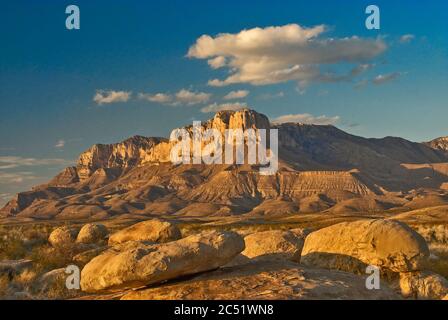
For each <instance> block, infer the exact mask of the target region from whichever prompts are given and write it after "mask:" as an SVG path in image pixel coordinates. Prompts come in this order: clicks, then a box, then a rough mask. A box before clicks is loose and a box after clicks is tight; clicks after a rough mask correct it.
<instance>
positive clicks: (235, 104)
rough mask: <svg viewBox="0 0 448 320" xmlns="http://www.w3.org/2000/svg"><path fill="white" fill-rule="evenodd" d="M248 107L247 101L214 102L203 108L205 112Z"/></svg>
mask: <svg viewBox="0 0 448 320" xmlns="http://www.w3.org/2000/svg"><path fill="white" fill-rule="evenodd" d="M245 108H247V104H246V103H245V102H233V103H222V104H218V103H216V102H215V103H213V104H210V105H208V106H206V107H204V108H202V109H201V112H203V113H211V112H218V111H224V110H230V111H237V110H241V109H245Z"/></svg>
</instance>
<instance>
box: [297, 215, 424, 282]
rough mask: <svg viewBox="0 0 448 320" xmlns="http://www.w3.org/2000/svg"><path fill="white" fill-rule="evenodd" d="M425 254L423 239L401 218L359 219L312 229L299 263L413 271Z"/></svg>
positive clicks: (356, 269)
mask: <svg viewBox="0 0 448 320" xmlns="http://www.w3.org/2000/svg"><path fill="white" fill-rule="evenodd" d="M428 257H429V249H428V246H427V244H426V242H425V240H424V239H423V238H422V236H420V235H419V234H418V233H417V232H415V231H414V230H412V229H411V228H410V227H409V226H407V225H406V224H404V223H402V222H398V221H394V220H381V219H379V220H360V221H355V222H343V223H339V224H336V225H333V226H330V227H327V228H323V229H320V230H318V231H315V232H312V233H311V234H309V235H308V236H307V237H306V239H305V244H304V247H303V250H302V258H301V263H303V264H305V265H308V266H314V267H321V268H327V269H339V270H343V271H350V272H355V273H365V270H366V267H367V266H368V265H373V266H377V267H379V268H381V269H384V270H387V271H393V272H409V271H417V270H421V269H422V268H424V265H425V263H426V259H427V258H428Z"/></svg>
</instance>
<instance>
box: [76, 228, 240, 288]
mask: <svg viewBox="0 0 448 320" xmlns="http://www.w3.org/2000/svg"><path fill="white" fill-rule="evenodd" d="M243 250H244V240H243V238H241V237H240V236H239V235H238V234H236V233H233V232H213V231H212V232H206V233H202V234H197V235H192V236H189V237H187V238H184V239H181V240H177V241H173V242H169V243H164V244H153V245H148V244H145V243H143V242H126V243H124V244H122V245H118V246H115V247H113V248H111V249H109V250H107V251H106V252H104V253H103V254H101V255H99V256H97V257H95V258H94V259H92V260H91V261H90V262H89V263H88V264H87V265H86V266H85V267H84V268H83V270H82V273H81V288H82V290H83V291H86V292H95V291H100V290H112V289H118V288H120V289H123V288H135V287H139V286H144V285H149V284H154V283H160V282H163V281H165V280H169V279H175V278H178V277H182V276H186V275H191V274H196V273H199V272H203V271H209V270H213V269H216V268H218V267H220V266H222V265H225V264H226V263H228V262H229V261H230V260H232V259H233V258H234V257H235V256H236V255H237V254H239V253H240V252H241V251H243Z"/></svg>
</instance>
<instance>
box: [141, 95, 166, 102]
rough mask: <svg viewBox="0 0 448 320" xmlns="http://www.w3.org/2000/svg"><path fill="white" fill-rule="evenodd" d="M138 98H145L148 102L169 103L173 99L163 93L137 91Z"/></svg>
mask: <svg viewBox="0 0 448 320" xmlns="http://www.w3.org/2000/svg"><path fill="white" fill-rule="evenodd" d="M138 98H139V99H140V100H147V101H150V102H157V103H171V102H172V101H173V97H172V96H170V95H169V94H165V93H156V94H148V93H139V94H138Z"/></svg>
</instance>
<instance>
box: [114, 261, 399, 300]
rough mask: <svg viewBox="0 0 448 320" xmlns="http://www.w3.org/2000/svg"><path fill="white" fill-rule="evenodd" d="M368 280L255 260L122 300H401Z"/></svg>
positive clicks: (132, 293) (348, 274)
mask: <svg viewBox="0 0 448 320" xmlns="http://www.w3.org/2000/svg"><path fill="white" fill-rule="evenodd" d="M365 281H366V279H365V277H361V276H357V275H355V274H352V273H348V272H342V271H334V270H323V269H313V268H307V267H303V266H300V265H298V264H297V263H294V262H292V261H288V260H284V259H281V260H277V261H274V260H252V261H251V262H250V263H248V264H245V265H242V266H234V267H229V268H220V269H218V270H215V271H212V272H207V273H203V274H201V275H198V276H195V277H193V278H191V279H187V280H185V281H181V282H174V283H167V284H164V285H161V286H158V287H152V288H145V289H142V290H138V291H131V292H128V293H126V294H125V295H124V296H123V297H121V299H122V300H291V299H298V300H299V299H300V300H316V299H325V300H327V299H331V300H355V299H356V300H358V299H363V300H388V299H394V300H395V299H401V296H400V295H399V294H397V293H395V292H394V290H392V289H391V288H390V287H389V286H388V285H387V284H386V283H381V290H367V289H366V286H365Z"/></svg>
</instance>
